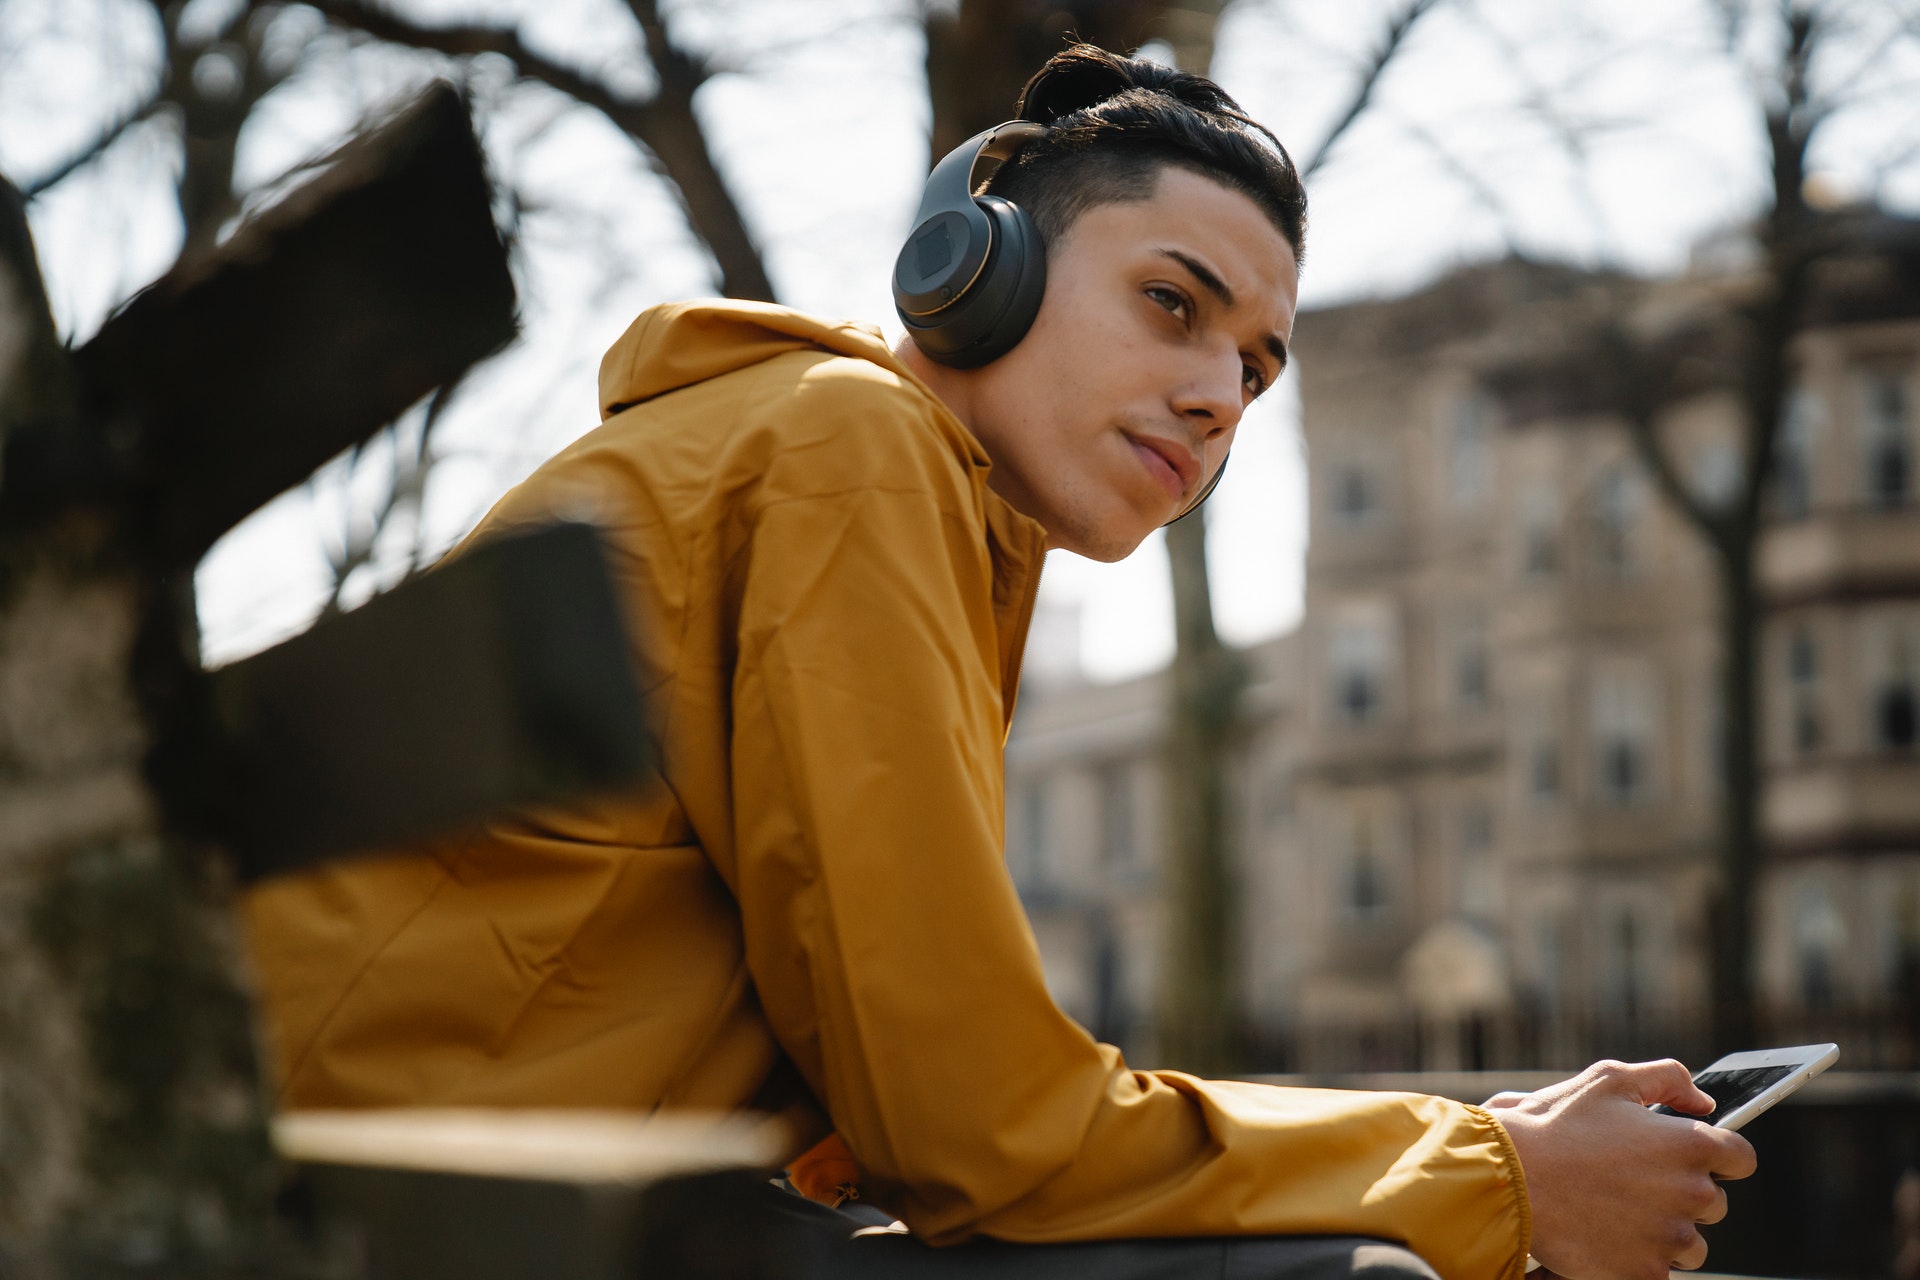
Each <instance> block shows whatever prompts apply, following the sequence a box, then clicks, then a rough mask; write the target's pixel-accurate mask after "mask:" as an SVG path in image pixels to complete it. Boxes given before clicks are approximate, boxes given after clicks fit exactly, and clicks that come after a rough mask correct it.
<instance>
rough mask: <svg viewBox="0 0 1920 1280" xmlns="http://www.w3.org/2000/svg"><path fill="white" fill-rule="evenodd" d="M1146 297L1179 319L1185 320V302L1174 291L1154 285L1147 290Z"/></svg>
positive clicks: (1183, 298) (1184, 299)
mask: <svg viewBox="0 0 1920 1280" xmlns="http://www.w3.org/2000/svg"><path fill="white" fill-rule="evenodd" d="M1147 296H1148V297H1149V298H1152V299H1153V300H1154V301H1155V302H1157V303H1159V304H1160V305H1161V306H1163V307H1165V308H1166V309H1167V310H1168V311H1169V312H1171V313H1172V314H1174V315H1176V316H1178V317H1180V319H1182V320H1185V319H1186V318H1187V300H1186V298H1185V297H1183V296H1181V295H1180V294H1179V293H1177V292H1175V291H1174V290H1172V289H1168V288H1164V287H1162V286H1159V285H1154V286H1151V287H1149V288H1148V289H1147Z"/></svg>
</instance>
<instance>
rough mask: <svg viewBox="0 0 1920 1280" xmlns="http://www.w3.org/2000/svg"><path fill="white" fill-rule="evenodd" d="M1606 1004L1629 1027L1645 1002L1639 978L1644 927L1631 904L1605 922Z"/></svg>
mask: <svg viewBox="0 0 1920 1280" xmlns="http://www.w3.org/2000/svg"><path fill="white" fill-rule="evenodd" d="M1608 932H1609V934H1610V935H1611V936H1610V937H1609V938H1608V940H1607V941H1608V946H1607V951H1608V955H1609V958H1610V960H1611V963H1610V964H1609V965H1608V966H1607V970H1608V972H1607V988H1606V989H1607V1003H1608V1004H1609V1005H1610V1006H1611V1008H1612V1011H1613V1012H1614V1013H1615V1014H1616V1015H1618V1016H1619V1017H1620V1018H1621V1019H1623V1020H1624V1021H1625V1022H1626V1023H1627V1024H1628V1025H1629V1026H1631V1025H1632V1024H1633V1023H1634V1022H1635V1021H1636V1020H1637V1019H1638V1018H1639V1017H1640V1013H1641V1010H1642V1008H1643V1006H1644V1004H1645V997H1646V991H1645V986H1644V983H1643V982H1642V980H1641V974H1642V970H1643V968H1644V967H1645V965H1646V957H1645V954H1644V953H1645V951H1646V937H1645V928H1644V927H1643V926H1642V924H1641V922H1640V918H1639V916H1638V915H1637V914H1636V913H1635V912H1634V911H1633V909H1632V908H1630V907H1623V908H1621V909H1620V910H1619V911H1618V912H1617V913H1615V915H1614V916H1613V918H1612V920H1611V921H1610V922H1609V924H1608Z"/></svg>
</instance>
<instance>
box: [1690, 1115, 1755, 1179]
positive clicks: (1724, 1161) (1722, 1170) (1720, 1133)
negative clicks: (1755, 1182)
mask: <svg viewBox="0 0 1920 1280" xmlns="http://www.w3.org/2000/svg"><path fill="white" fill-rule="evenodd" d="M1702 1127H1703V1128H1705V1129H1706V1130H1707V1132H1709V1133H1711V1134H1712V1135H1713V1136H1714V1139H1715V1143H1716V1147H1715V1151H1714V1158H1713V1161H1712V1163H1710V1164H1709V1165H1708V1166H1707V1171H1708V1172H1709V1173H1711V1174H1712V1175H1713V1176H1714V1177H1716V1178H1719V1179H1720V1180H1721V1181H1723V1182H1738V1181H1739V1180H1740V1179H1742V1178H1745V1177H1749V1176H1751V1175H1752V1173H1753V1171H1754V1170H1755V1169H1756V1168H1758V1167H1759V1164H1760V1158H1759V1156H1757V1155H1755V1154H1754V1150H1753V1144H1752V1143H1751V1142H1748V1141H1747V1140H1746V1139H1745V1138H1743V1137H1741V1136H1740V1135H1739V1134H1737V1133H1731V1132H1729V1131H1727V1130H1725V1129H1715V1128H1712V1127H1711V1126H1702Z"/></svg>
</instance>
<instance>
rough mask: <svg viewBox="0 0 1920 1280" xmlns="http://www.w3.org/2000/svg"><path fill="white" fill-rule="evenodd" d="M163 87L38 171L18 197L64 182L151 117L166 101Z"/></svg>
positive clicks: (31, 195) (29, 195) (160, 85)
mask: <svg viewBox="0 0 1920 1280" xmlns="http://www.w3.org/2000/svg"><path fill="white" fill-rule="evenodd" d="M164 87H165V86H164V84H156V85H154V87H153V89H152V91H151V92H149V93H148V94H147V95H146V96H145V97H144V98H142V99H141V100H140V101H139V102H137V103H135V104H134V105H133V106H132V107H131V108H130V109H129V110H128V111H127V112H126V113H125V114H124V115H122V116H120V117H119V118H117V119H116V120H114V121H113V122H112V123H111V124H109V125H107V127H106V128H104V129H102V130H101V131H100V132H99V133H98V134H96V135H95V136H94V137H93V138H92V139H91V140H90V141H89V142H88V143H87V144H86V145H85V146H83V147H81V148H80V149H79V150H78V151H76V152H74V153H73V154H72V155H70V156H68V157H67V158H66V159H65V160H63V161H61V162H60V163H59V164H58V165H56V166H54V168H52V169H51V170H49V171H48V172H46V173H43V174H41V175H40V176H39V177H38V178H35V179H34V180H33V181H31V182H29V183H27V184H26V185H25V186H24V187H22V188H20V195H21V198H22V199H25V200H29V201H31V200H33V199H34V198H35V197H37V196H39V195H41V194H42V193H43V192H45V191H46V190H48V189H49V188H50V187H54V186H57V185H59V184H60V183H62V182H65V181H66V180H67V179H68V178H70V177H72V176H73V174H74V173H75V172H76V171H77V170H79V169H82V168H84V167H86V166H87V165H89V164H91V163H93V161H95V160H97V159H99V158H100V156H101V155H103V154H105V153H106V151H107V150H108V149H110V148H111V147H112V146H113V144H114V143H116V142H118V141H120V139H121V137H123V136H124V135H125V134H126V132H127V130H129V129H131V128H132V127H133V126H134V125H137V124H139V123H140V122H141V121H143V120H146V119H149V118H151V117H152V115H153V113H154V112H155V111H157V110H159V109H160V107H161V105H162V104H163V103H164V102H165V98H164V97H163V96H162V94H163V91H164Z"/></svg>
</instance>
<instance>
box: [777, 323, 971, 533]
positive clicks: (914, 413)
mask: <svg viewBox="0 0 1920 1280" xmlns="http://www.w3.org/2000/svg"><path fill="white" fill-rule="evenodd" d="M772 366H786V367H785V368H782V369H778V370H776V369H775V368H773V367H772ZM761 372H762V376H763V377H765V378H766V379H768V381H769V383H771V385H769V386H767V387H766V390H767V391H768V392H771V394H770V395H765V396H753V397H751V398H752V399H753V400H754V401H755V403H754V405H753V407H752V408H751V409H750V410H749V411H748V412H747V413H746V414H744V415H743V421H742V423H741V424H740V425H741V427H742V428H743V430H744V433H745V434H746V436H748V437H750V438H751V437H755V436H759V435H760V434H761V433H763V432H764V433H766V436H767V437H768V439H767V441H766V443H767V444H768V445H769V446H771V449H770V452H769V454H768V456H767V457H766V462H767V467H766V472H765V475H766V479H767V481H768V484H769V489H770V492H768V494H767V496H768V497H769V498H778V497H780V496H800V493H799V492H794V493H791V494H783V493H782V492H781V491H782V490H787V489H790V488H797V489H798V490H799V491H813V492H821V493H826V492H833V491H837V490H844V489H854V488H873V487H878V488H890V489H891V488H912V489H922V490H930V491H938V492H943V493H944V492H949V491H954V490H955V486H956V484H957V485H958V486H959V487H960V488H971V487H972V486H971V483H970V481H971V479H972V477H973V475H974V473H975V472H976V471H980V472H984V470H985V467H986V464H987V459H986V455H985V453H984V451H983V450H982V449H981V448H980V445H979V444H978V442H976V441H975V440H974V438H973V437H972V435H970V434H969V433H968V432H967V431H966V429H965V428H964V427H962V426H961V425H960V423H959V422H958V420H956V419H955V418H954V417H953V415H952V413H951V412H949V411H948V410H947V408H946V407H945V406H944V405H943V404H941V403H940V402H939V401H938V400H937V399H935V398H934V396H933V395H932V394H931V393H930V392H929V391H928V390H927V389H926V388H925V387H923V386H921V385H920V384H919V383H917V382H914V381H912V380H911V379H909V378H906V377H903V376H901V375H900V374H898V373H896V372H894V371H893V370H890V369H886V368H883V367H881V366H879V365H876V364H874V363H872V362H871V361H867V360H861V359H858V358H856V357H851V356H839V355H831V354H828V353H825V352H812V353H804V354H802V353H795V354H794V355H792V356H787V357H782V358H781V359H779V360H773V361H768V362H767V364H766V365H765V366H761ZM743 443H745V441H743Z"/></svg>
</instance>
